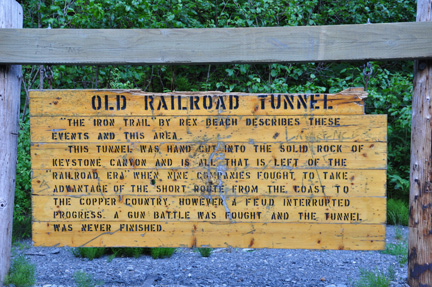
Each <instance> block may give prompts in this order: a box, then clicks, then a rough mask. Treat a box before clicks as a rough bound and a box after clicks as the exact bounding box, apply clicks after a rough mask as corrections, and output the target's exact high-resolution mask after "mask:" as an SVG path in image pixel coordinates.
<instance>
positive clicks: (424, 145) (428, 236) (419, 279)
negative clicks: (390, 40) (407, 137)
mask: <svg viewBox="0 0 432 287" xmlns="http://www.w3.org/2000/svg"><path fill="white" fill-rule="evenodd" d="M431 11H432V9H431V1H430V0H418V1H417V21H418V22H420V21H431ZM423 48H424V49H430V47H423ZM431 97H432V65H431V61H425V60H420V61H416V62H415V71H414V89H413V103H412V129H411V176H410V209H409V210H410V211H409V216H410V219H409V220H410V222H409V255H408V283H409V285H410V286H432V124H431V116H432V103H431Z"/></svg>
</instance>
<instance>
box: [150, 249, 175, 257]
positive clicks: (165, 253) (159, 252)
mask: <svg viewBox="0 0 432 287" xmlns="http://www.w3.org/2000/svg"><path fill="white" fill-rule="evenodd" d="M174 251H175V248H169V247H168V248H160V247H156V248H152V249H151V257H153V259H158V258H169V257H171V256H172V255H173V254H174Z"/></svg>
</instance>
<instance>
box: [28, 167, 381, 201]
mask: <svg viewBox="0 0 432 287" xmlns="http://www.w3.org/2000/svg"><path fill="white" fill-rule="evenodd" d="M179 175H180V176H182V177H183V179H179V178H178V176H179ZM219 179H221V180H222V182H223V186H224V188H223V194H225V195H227V196H234V195H235V196H255V195H267V196H280V195H284V196H294V195H295V196H299V195H301V196H311V195H326V196H337V195H342V194H343V196H344V197H362V196H385V195H386V188H385V187H386V171H385V170H352V169H348V170H341V169H336V170H333V171H328V170H306V169H292V170H289V171H287V170H276V169H269V168H267V169H266V170H255V171H251V170H243V171H240V170H236V171H227V172H226V175H224V176H218V174H217V172H214V171H210V172H209V170H208V169H194V170H186V171H185V170H183V171H180V172H179V171H178V170H175V169H172V170H169V169H165V170H163V169H159V170H148V169H135V170H133V171H124V170H122V169H114V170H105V171H95V170H94V169H83V170H80V171H65V172H64V171H61V170H58V169H50V170H45V169H35V168H33V175H32V187H33V188H32V190H33V194H34V195H51V196H66V195H83V196H84V195H91V194H100V192H99V191H98V188H105V190H106V191H104V192H103V193H104V195H107V196H112V195H118V191H117V192H116V191H114V188H117V186H120V185H123V186H124V190H123V191H122V193H121V194H122V195H137V194H141V195H145V196H155V195H158V196H160V195H209V194H210V195H217V194H218V193H219V192H220V190H219V189H218V188H212V187H214V185H213V184H211V183H217V182H218V181H219ZM86 185H87V187H86ZM68 186H70V188H69V190H70V191H68ZM183 186H185V187H184V188H183ZM269 186H272V187H269ZM322 186H324V188H322ZM337 186H339V188H338V187H337ZM344 186H348V190H347V191H346V192H344ZM72 188H74V189H75V190H72ZM92 188H93V189H94V191H92ZM338 191H339V192H338Z"/></svg>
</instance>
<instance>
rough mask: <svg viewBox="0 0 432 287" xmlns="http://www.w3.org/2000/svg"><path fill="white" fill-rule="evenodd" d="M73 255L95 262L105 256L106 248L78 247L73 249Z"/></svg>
mask: <svg viewBox="0 0 432 287" xmlns="http://www.w3.org/2000/svg"><path fill="white" fill-rule="evenodd" d="M72 254H73V255H74V256H75V257H81V258H88V259H89V260H93V259H95V258H99V257H101V256H103V255H104V254H105V248H103V247H77V248H74V249H72Z"/></svg>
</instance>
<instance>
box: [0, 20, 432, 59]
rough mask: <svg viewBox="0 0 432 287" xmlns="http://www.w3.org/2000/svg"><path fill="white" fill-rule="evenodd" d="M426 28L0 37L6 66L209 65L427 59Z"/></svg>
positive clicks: (67, 32) (40, 32)
mask: <svg viewBox="0 0 432 287" xmlns="http://www.w3.org/2000/svg"><path fill="white" fill-rule="evenodd" d="M431 46H432V24H431V23H387V24H370V25H362V24H361V25H340V26H336V25H335V26H302V27H268V28H217V29H216V28H213V29H145V30H143V29H127V30H124V29H123V30H122V29H116V30H112V29H104V30H101V29H24V30H16V29H8V30H0V63H4V64H90V65H104V64H140V65H142V64H208V63H217V64H220V63H276V62H322V61H353V60H390V59H416V58H430V57H432V51H431V50H430V49H427V48H426V47H431Z"/></svg>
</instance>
